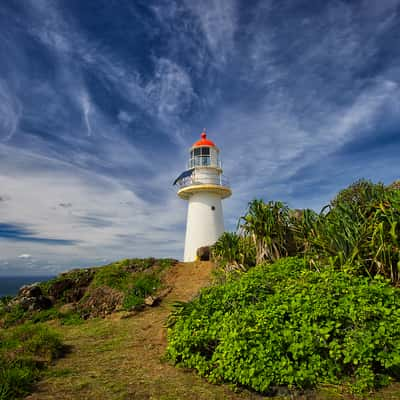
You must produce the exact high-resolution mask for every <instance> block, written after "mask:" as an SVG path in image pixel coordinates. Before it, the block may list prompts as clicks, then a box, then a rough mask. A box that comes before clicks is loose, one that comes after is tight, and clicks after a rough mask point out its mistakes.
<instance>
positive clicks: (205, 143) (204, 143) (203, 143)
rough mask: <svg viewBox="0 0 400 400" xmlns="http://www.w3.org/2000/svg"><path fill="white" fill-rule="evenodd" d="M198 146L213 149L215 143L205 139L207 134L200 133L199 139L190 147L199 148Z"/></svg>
mask: <svg viewBox="0 0 400 400" xmlns="http://www.w3.org/2000/svg"><path fill="white" fill-rule="evenodd" d="M200 146H212V147H215V143H214V142H213V141H212V140H210V139H207V134H206V133H205V132H202V134H201V139H200V140H198V141H197V142H196V143H194V144H193V146H192V147H200Z"/></svg>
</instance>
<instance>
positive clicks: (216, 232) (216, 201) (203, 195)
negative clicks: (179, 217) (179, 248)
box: [184, 192, 224, 262]
mask: <svg viewBox="0 0 400 400" xmlns="http://www.w3.org/2000/svg"><path fill="white" fill-rule="evenodd" d="M212 206H214V207H215V210H212V208H211V207H212ZM223 233H224V217H223V214H222V201H221V197H220V196H219V195H218V194H216V193H213V192H198V193H194V194H193V195H192V196H190V198H189V204H188V212H187V221H186V238H185V254H184V261H185V262H189V261H194V260H195V259H196V251H197V249H198V248H199V247H202V246H210V245H212V244H214V243H215V242H216V241H217V240H218V238H219V237H220V236H221V235H222V234H223Z"/></svg>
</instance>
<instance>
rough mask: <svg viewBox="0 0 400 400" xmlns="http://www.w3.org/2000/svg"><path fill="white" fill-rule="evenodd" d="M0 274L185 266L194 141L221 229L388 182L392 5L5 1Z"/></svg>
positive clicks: (395, 35) (399, 5) (393, 132)
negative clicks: (258, 204)
mask: <svg viewBox="0 0 400 400" xmlns="http://www.w3.org/2000/svg"><path fill="white" fill-rule="evenodd" d="M0 60H1V61H0V275H14V274H29V275H32V274H49V273H55V272H58V271H61V270H65V269H68V268H70V267H76V266H84V265H98V264H102V263H105V262H108V261H112V260H115V259H119V258H124V257H145V256H156V257H162V256H165V257H168V256H171V257H177V258H181V257H182V252H183V242H184V228H185V217H186V204H185V202H184V201H182V200H180V199H179V198H178V197H177V196H176V193H175V189H174V188H173V187H172V182H173V180H174V179H175V177H176V176H177V175H178V174H179V173H180V172H181V171H182V170H183V169H184V168H185V165H186V162H187V156H188V153H187V150H188V147H190V145H191V144H192V143H193V142H194V141H195V140H196V139H197V138H198V137H199V134H200V132H201V130H202V129H203V128H204V127H206V128H207V132H208V134H209V137H210V138H211V139H213V140H214V141H215V142H216V143H217V145H218V146H219V147H220V149H221V153H222V158H223V162H224V172H225V175H227V177H228V178H229V179H230V182H231V185H232V189H233V196H232V198H230V199H228V200H226V201H224V212H225V225H226V228H227V229H230V230H232V229H234V228H235V225H236V221H237V219H238V217H239V216H240V215H241V214H243V212H244V211H245V209H246V206H247V203H248V201H250V200H252V199H253V198H256V197H261V198H263V199H265V200H282V201H285V202H287V203H288V204H289V205H290V206H291V207H295V208H303V207H311V208H314V209H315V210H317V211H318V210H319V209H320V208H321V207H322V206H323V205H324V204H326V203H327V202H328V201H329V200H330V199H331V198H332V197H333V196H334V194H335V193H336V192H337V191H338V190H340V189H341V188H343V187H345V186H346V185H348V184H350V183H351V182H353V181H355V180H357V179H359V178H362V177H365V178H368V179H371V180H373V181H382V182H384V183H390V182H392V181H394V180H396V179H398V176H399V175H398V174H399V172H398V171H399V164H400V162H399V156H398V154H399V151H400V138H399V126H400V82H399V80H400V0H380V1H369V0H365V1H336V0H329V1H323V2H322V1H309V0H304V1H300V0H297V1H293V0H275V1H272V0H271V1H268V0H266V1H233V0H224V1H210V0H204V1H194V0H190V1H189V0H188V1H184V0H181V1H173V0H165V1H151V0H142V1H135V0H131V1H124V0H120V1H110V0H96V1H95V0H93V1H91V0H88V1H81V0H68V1H67V0H64V1H57V0H49V1H45V0H3V1H2V2H1V5H0Z"/></svg>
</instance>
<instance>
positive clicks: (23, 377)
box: [0, 323, 63, 400]
mask: <svg viewBox="0 0 400 400" xmlns="http://www.w3.org/2000/svg"><path fill="white" fill-rule="evenodd" d="M62 351H63V345H62V342H61V340H60V337H59V335H58V334H56V333H55V332H53V331H52V330H50V329H49V328H48V327H45V326H44V325H42V324H32V323H26V324H23V325H20V326H17V327H14V328H10V329H7V330H3V331H1V332H0V400H6V399H15V398H19V397H21V396H23V395H25V394H27V393H29V391H30V389H31V386H32V384H33V383H34V382H35V381H36V380H37V379H38V378H39V377H40V376H41V373H42V371H43V370H44V369H46V367H47V366H48V364H49V363H50V362H51V361H52V360H54V359H55V358H57V357H59V356H60V355H61V354H62Z"/></svg>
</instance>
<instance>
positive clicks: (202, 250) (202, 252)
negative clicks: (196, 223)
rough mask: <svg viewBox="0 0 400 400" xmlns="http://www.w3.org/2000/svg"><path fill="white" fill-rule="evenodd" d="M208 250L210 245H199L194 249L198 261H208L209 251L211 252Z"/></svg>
mask: <svg viewBox="0 0 400 400" xmlns="http://www.w3.org/2000/svg"><path fill="white" fill-rule="evenodd" d="M210 250H211V247H210V246H203V247H199V248H198V249H197V251H196V255H197V258H198V259H199V260H200V261H210V253H211V251H210Z"/></svg>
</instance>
